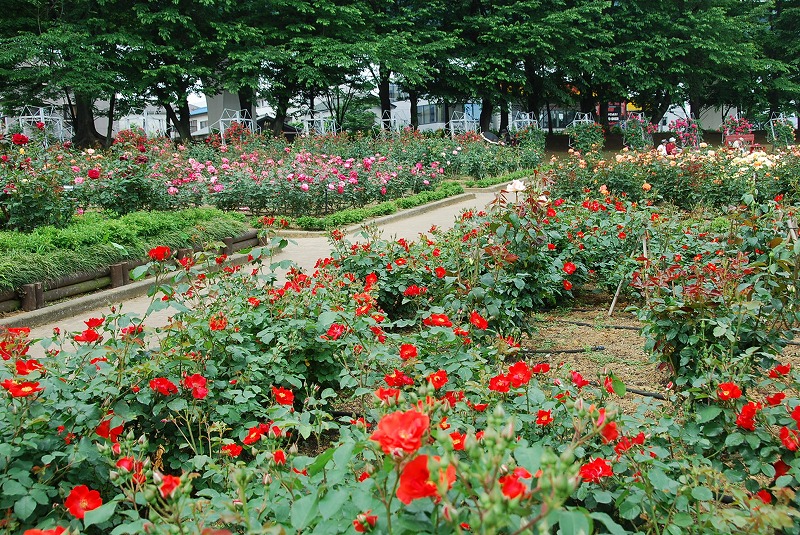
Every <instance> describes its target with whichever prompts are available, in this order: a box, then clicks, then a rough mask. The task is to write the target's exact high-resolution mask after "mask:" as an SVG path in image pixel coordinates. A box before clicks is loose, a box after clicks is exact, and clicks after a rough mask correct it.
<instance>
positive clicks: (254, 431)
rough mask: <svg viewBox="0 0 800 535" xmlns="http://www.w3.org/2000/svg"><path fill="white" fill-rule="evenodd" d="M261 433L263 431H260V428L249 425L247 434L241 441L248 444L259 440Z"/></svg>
mask: <svg viewBox="0 0 800 535" xmlns="http://www.w3.org/2000/svg"><path fill="white" fill-rule="evenodd" d="M262 434H263V433H262V432H261V428H260V427H259V426H256V427H251V428H250V429H249V430H248V431H247V436H245V437H244V438H243V439H242V442H244V443H245V445H247V446H250V445H252V444H255V443H256V442H258V441H259V440H261V435H262Z"/></svg>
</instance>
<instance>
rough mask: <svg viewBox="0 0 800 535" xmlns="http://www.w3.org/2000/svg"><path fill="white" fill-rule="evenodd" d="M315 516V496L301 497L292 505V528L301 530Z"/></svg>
mask: <svg viewBox="0 0 800 535" xmlns="http://www.w3.org/2000/svg"><path fill="white" fill-rule="evenodd" d="M316 514H317V495H316V494H309V495H308V496H303V497H302V498H300V499H299V500H297V501H296V502H294V504H292V528H294V529H297V530H303V529H305V528H306V526H308V523H309V522H311V519H312V518H314V515H316Z"/></svg>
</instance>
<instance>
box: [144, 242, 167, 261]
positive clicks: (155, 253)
mask: <svg viewBox="0 0 800 535" xmlns="http://www.w3.org/2000/svg"><path fill="white" fill-rule="evenodd" d="M171 254H172V251H171V250H170V248H169V247H167V246H166V245H159V246H158V247H154V248H153V249H150V252H149V253H148V255H150V258H151V259H152V260H155V261H156V262H163V261H164V260H166V259H168V258H169V257H170V255H171Z"/></svg>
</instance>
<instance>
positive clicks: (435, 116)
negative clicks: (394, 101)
mask: <svg viewBox="0 0 800 535" xmlns="http://www.w3.org/2000/svg"><path fill="white" fill-rule="evenodd" d="M417 116H418V118H419V124H421V125H422V124H431V123H444V122H445V120H444V105H443V104H423V105H422V106H417Z"/></svg>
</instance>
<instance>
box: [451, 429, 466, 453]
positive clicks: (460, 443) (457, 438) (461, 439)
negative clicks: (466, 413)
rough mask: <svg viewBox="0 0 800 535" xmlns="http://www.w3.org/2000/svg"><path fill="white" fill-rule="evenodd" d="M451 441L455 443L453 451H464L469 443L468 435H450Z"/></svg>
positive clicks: (454, 433)
mask: <svg viewBox="0 0 800 535" xmlns="http://www.w3.org/2000/svg"><path fill="white" fill-rule="evenodd" d="M450 440H452V441H453V449H454V450H455V451H462V450H463V449H464V444H465V443H466V441H467V435H466V433H456V432H453V433H450Z"/></svg>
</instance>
